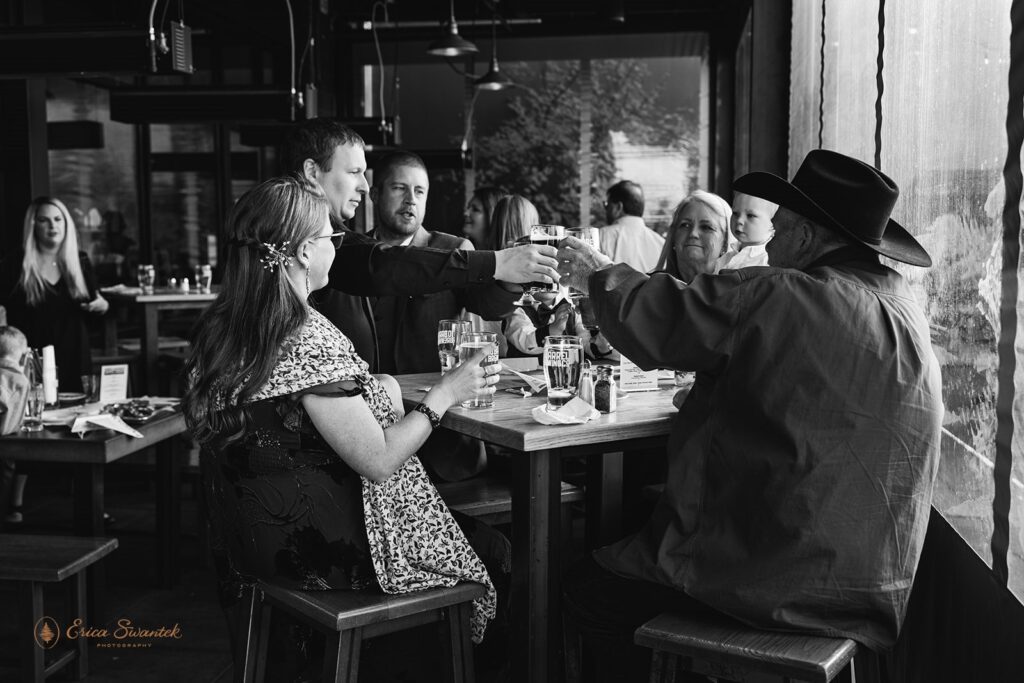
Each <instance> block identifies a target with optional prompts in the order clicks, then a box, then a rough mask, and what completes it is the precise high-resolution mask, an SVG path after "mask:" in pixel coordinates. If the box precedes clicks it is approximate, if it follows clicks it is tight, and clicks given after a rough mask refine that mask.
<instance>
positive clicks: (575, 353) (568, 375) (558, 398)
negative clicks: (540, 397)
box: [544, 336, 583, 412]
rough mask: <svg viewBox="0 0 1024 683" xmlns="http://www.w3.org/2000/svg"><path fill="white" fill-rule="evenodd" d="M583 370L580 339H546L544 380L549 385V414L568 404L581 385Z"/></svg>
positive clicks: (571, 337)
mask: <svg viewBox="0 0 1024 683" xmlns="http://www.w3.org/2000/svg"><path fill="white" fill-rule="evenodd" d="M582 369H583V344H582V343H581V342H580V338H579V337H575V336H560V337H545V338H544V379H546V380H547V383H548V404H547V409H548V411H549V412H554V411H556V410H558V409H559V408H561V407H562V406H564V405H565V404H566V403H568V402H569V401H570V400H571V399H572V397H573V396H575V395H576V391H577V390H578V389H579V385H580V373H581V371H582Z"/></svg>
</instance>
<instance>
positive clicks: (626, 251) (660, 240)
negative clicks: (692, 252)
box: [598, 215, 665, 273]
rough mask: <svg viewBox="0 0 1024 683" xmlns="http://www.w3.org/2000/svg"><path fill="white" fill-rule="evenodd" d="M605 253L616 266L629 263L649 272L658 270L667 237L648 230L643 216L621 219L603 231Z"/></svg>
mask: <svg viewBox="0 0 1024 683" xmlns="http://www.w3.org/2000/svg"><path fill="white" fill-rule="evenodd" d="M598 234H599V235H600V236H601V253H603V254H604V255H605V256H607V257H608V258H610V259H611V260H612V261H613V262H614V263H625V264H626V265H628V266H630V267H632V268H634V269H635V270H639V271H640V272H641V273H649V272H651V271H652V270H654V269H655V268H657V267H658V257H660V256H661V250H662V249H663V248H664V246H665V238H664V237H662V236H661V235H659V234H658V233H656V232H654V231H653V230H651V229H650V228H648V227H647V224H646V223H644V219H643V218H640V217H639V216H629V215H625V216H619V217H618V218H617V219H616V220H615V222H614V223H612V224H611V225H609V226H606V227H603V228H601V230H600V232H599V233H598Z"/></svg>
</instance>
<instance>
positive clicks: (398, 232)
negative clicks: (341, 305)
mask: <svg viewBox="0 0 1024 683" xmlns="http://www.w3.org/2000/svg"><path fill="white" fill-rule="evenodd" d="M429 190H430V182H429V179H428V177H427V168H426V165H425V164H424V163H423V160H422V159H421V158H420V157H419V156H417V155H416V154H413V153H411V152H403V151H399V152H391V153H389V154H387V155H385V156H383V157H381V159H379V160H378V161H377V163H375V164H374V167H373V188H372V189H371V191H370V196H371V198H372V199H373V205H374V210H375V216H376V229H375V231H374V237H376V238H377V239H379V240H380V241H381V242H382V243H384V244H388V245H393V246H398V247H401V246H413V247H429V248H436V249H443V250H451V249H462V250H466V252H467V253H468V254H473V253H474V252H473V251H472V249H473V245H472V244H471V243H470V242H469V240H466V239H463V238H461V237H456V236H454V235H449V234H447V233H444V232H433V231H430V230H426V229H425V228H424V227H423V218H424V215H425V213H426V208H427V194H428V192H429ZM517 296H518V294H517V293H515V292H509V291H508V290H506V289H504V288H502V287H501V286H500V285H498V284H497V283H492V284H490V285H477V286H471V287H454V288H452V289H447V290H445V291H442V292H434V293H429V294H420V295H417V296H382V297H378V298H376V299H374V303H373V311H374V322H375V323H376V326H377V333H378V334H377V338H378V342H379V345H378V348H379V351H380V353H379V358H380V370H381V372H386V373H390V374H407V373H413V372H436V371H437V370H438V369H439V365H438V357H437V346H436V345H435V344H434V339H435V338H436V335H437V321H438V320H445V319H451V318H458V317H459V316H460V315H461V314H462V312H463V310H466V311H469V312H470V313H476V314H478V315H479V316H480V317H481V318H483V319H484V320H498V319H499V318H501V317H502V316H504V315H507V314H509V313H511V312H512V310H513V307H514V306H513V302H514V300H515V299H516V298H517ZM419 455H420V459H421V460H422V461H423V462H424V464H426V465H427V466H428V468H429V469H430V470H431V471H432V473H433V474H435V475H436V476H437V477H440V478H442V479H446V480H449V481H451V480H460V479H464V478H466V477H468V476H471V475H473V474H476V473H478V472H479V471H480V470H482V469H483V466H484V463H485V457H486V456H485V454H484V448H483V444H482V443H481V442H480V441H478V440H476V439H470V438H459V437H458V436H457V435H455V434H452V433H449V432H440V433H435V434H433V435H431V437H430V439H428V440H427V442H426V443H425V444H424V445H423V447H422V448H420V452H419Z"/></svg>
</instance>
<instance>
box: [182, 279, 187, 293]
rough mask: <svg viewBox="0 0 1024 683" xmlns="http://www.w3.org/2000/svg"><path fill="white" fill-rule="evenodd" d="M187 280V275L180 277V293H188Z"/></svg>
mask: <svg viewBox="0 0 1024 683" xmlns="http://www.w3.org/2000/svg"><path fill="white" fill-rule="evenodd" d="M188 290H189V282H188V278H187V277H183V278H181V292H182V294H188Z"/></svg>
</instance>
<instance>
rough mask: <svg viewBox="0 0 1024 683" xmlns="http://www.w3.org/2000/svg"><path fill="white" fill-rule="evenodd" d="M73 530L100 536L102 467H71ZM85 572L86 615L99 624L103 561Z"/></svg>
mask: <svg viewBox="0 0 1024 683" xmlns="http://www.w3.org/2000/svg"><path fill="white" fill-rule="evenodd" d="M74 482H75V483H74V486H75V500H74V511H75V520H74V529H75V535H76V536H93V537H100V536H103V535H104V529H103V465H101V464H98V463H91V464H78V465H75V467H74ZM85 571H86V572H87V579H86V580H87V583H88V591H87V592H88V602H89V616H90V617H92V618H93V619H95V620H96V623H97V624H98V623H101V622H102V621H103V618H104V616H105V614H104V611H103V610H104V607H105V603H106V600H105V597H106V589H107V573H106V568H105V563H104V561H103V560H100V561H98V562H95V563H93V564H92V565H90V566H89V568H88V569H86V570H85Z"/></svg>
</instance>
